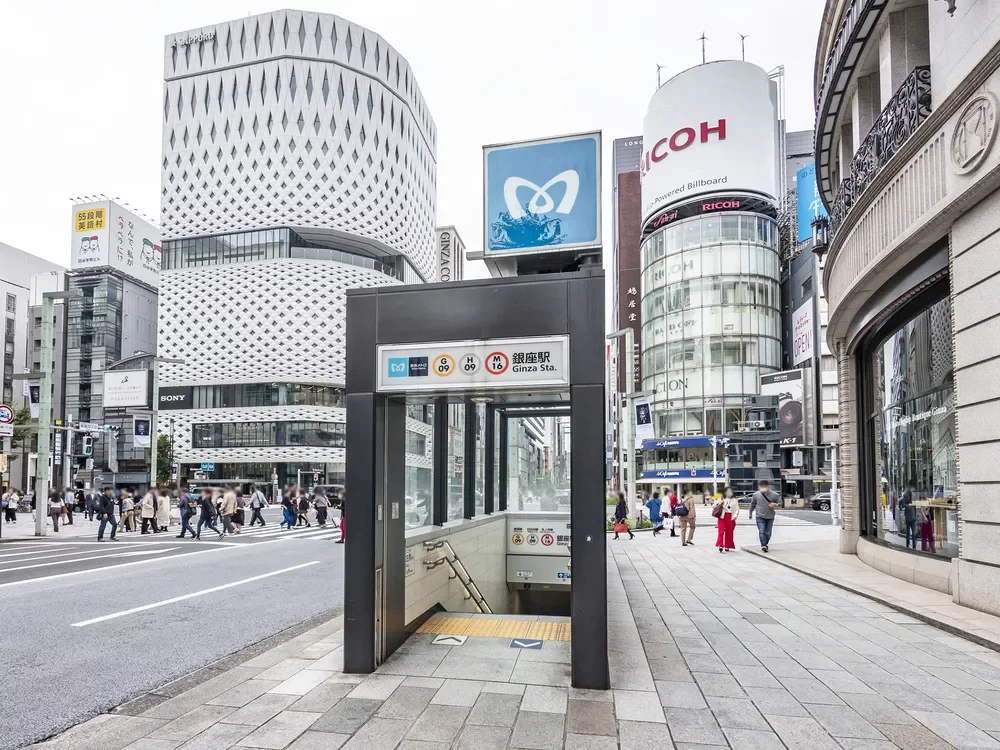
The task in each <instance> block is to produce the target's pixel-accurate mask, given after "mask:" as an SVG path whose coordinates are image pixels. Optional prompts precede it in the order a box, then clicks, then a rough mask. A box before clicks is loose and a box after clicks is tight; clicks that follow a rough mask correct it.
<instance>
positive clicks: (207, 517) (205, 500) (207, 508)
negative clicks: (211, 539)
mask: <svg viewBox="0 0 1000 750" xmlns="http://www.w3.org/2000/svg"><path fill="white" fill-rule="evenodd" d="M199 505H200V506H201V515H200V516H198V532H197V533H196V534H195V537H196V538H197V539H201V527H202V526H207V527H208V528H210V529H211V530H212V531H214V532H215V533H216V534H218V535H219V539H222V538H223V537H224V536H225V534H223V533H222V532H221V531H219V529H218V528H217V527H216V525H215V518H216V516H217V515H218V511H217V510H216V509H215V498H213V497H212V490H210V489H208V488H207V487H206V488H205V489H204V490H202V492H201V501H200V502H199Z"/></svg>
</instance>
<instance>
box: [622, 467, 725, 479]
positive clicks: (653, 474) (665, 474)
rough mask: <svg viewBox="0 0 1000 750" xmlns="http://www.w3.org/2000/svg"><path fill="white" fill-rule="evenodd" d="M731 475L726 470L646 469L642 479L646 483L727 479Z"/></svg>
mask: <svg viewBox="0 0 1000 750" xmlns="http://www.w3.org/2000/svg"><path fill="white" fill-rule="evenodd" d="M728 475H729V472H728V471H727V470H726V469H646V471H644V472H642V479H644V480H646V481H650V480H653V481H655V480H657V479H663V480H668V479H677V480H682V481H683V480H688V479H719V480H722V479H725V478H726V477H727V476H728Z"/></svg>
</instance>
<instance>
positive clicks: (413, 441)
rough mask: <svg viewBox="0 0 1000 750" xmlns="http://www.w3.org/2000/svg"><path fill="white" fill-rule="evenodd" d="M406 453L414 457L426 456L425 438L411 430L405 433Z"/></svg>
mask: <svg viewBox="0 0 1000 750" xmlns="http://www.w3.org/2000/svg"><path fill="white" fill-rule="evenodd" d="M406 452H407V453H412V454H413V455H415V456H425V455H427V436H426V435H422V434H420V433H419V432H413V431H412V430H407V431H406Z"/></svg>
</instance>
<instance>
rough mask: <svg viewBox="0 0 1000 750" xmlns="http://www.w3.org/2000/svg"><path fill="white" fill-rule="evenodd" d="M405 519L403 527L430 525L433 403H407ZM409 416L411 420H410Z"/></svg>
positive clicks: (432, 470)
mask: <svg viewBox="0 0 1000 750" xmlns="http://www.w3.org/2000/svg"><path fill="white" fill-rule="evenodd" d="M406 412H407V421H408V423H409V424H408V425H407V431H406V454H407V455H406V480H405V481H406V485H405V489H404V492H405V494H406V498H405V502H406V510H405V522H406V528H407V529H417V528H420V527H421V526H428V525H430V523H431V521H432V520H433V515H432V514H431V505H432V498H433V497H434V439H433V432H432V430H431V429H428V428H430V427H431V426H432V425H433V424H434V407H433V406H425V405H417V404H407V406H406ZM410 420H413V421H410Z"/></svg>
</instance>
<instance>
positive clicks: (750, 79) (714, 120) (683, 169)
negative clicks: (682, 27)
mask: <svg viewBox="0 0 1000 750" xmlns="http://www.w3.org/2000/svg"><path fill="white" fill-rule="evenodd" d="M777 132H778V128H777V107H776V91H775V90H774V86H773V84H772V83H771V81H770V80H769V79H768V76H767V73H766V72H765V71H764V70H763V69H761V68H759V67H757V66H756V65H752V64H751V63H746V62H741V61H733V60H724V61H720V62H715V63H708V64H706V65H699V66H697V67H695V68H690V69H689V70H686V71H684V72H683V73H679V74H678V75H676V76H674V77H673V78H671V79H670V80H669V81H667V82H666V83H665V84H663V85H662V86H661V87H660V88H659V89H658V90H657V91H656V93H655V94H653V97H652V99H650V102H649V108H648V109H647V112H646V117H645V119H644V120H643V144H644V145H645V147H646V148H645V151H644V152H643V154H642V161H641V164H640V173H641V174H642V217H643V222H644V223H645V222H646V221H648V220H649V219H650V218H651V217H652V216H653V215H654V214H656V212H658V211H660V210H661V209H663V208H665V207H667V206H671V205H674V204H678V203H682V202H686V201H688V200H690V199H694V198H696V197H701V196H706V195H709V194H712V193H718V192H722V191H724V192H726V193H734V192H735V193H750V194H757V195H760V196H763V197H767V198H770V199H774V198H775V197H776V192H777V188H776V180H775V176H776V169H777V157H776V154H777Z"/></svg>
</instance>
